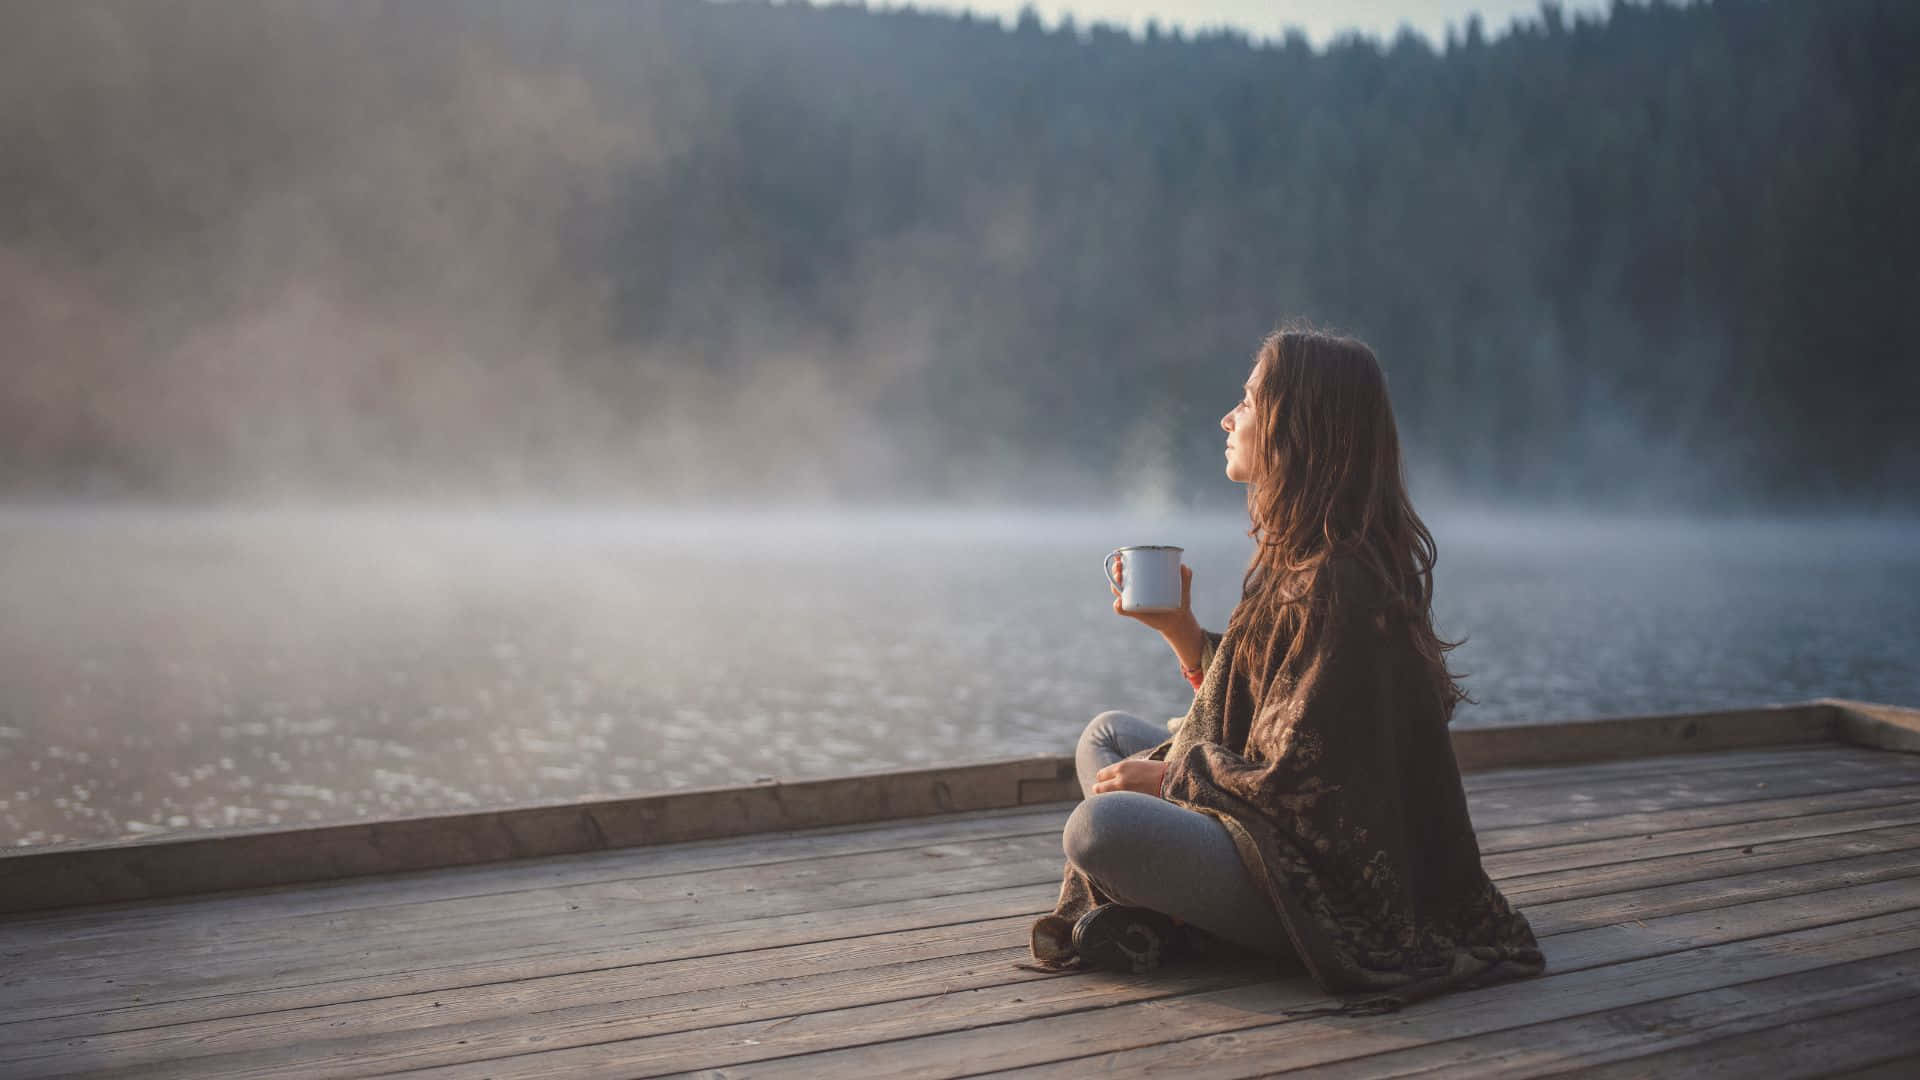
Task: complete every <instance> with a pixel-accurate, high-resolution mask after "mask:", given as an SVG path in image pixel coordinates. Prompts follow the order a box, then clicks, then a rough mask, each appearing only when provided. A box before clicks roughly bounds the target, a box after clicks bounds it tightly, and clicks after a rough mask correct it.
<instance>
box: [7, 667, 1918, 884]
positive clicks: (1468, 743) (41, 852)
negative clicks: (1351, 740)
mask: <svg viewBox="0 0 1920 1080" xmlns="http://www.w3.org/2000/svg"><path fill="white" fill-rule="evenodd" d="M1452 734H1453V746H1454V754H1455V756H1456V758H1457V760H1458V761H1459V764H1460V768H1461V770H1462V771H1464V772H1476V771H1480V770H1484V769H1495V768H1508V767H1515V766H1529V765H1564V764H1572V763H1575V762H1585V761H1604V760H1608V759H1617V758H1627V757H1647V756H1653V755H1659V754H1677V753H1689V752H1701V751H1714V750H1737V749H1747V748H1754V747H1763V746H1779V745H1786V744H1793V743H1817V742H1827V741H1831V742H1840V743H1848V744H1853V745H1859V746H1868V747H1874V748H1877V749H1883V750H1895V751H1903V752H1907V753H1920V709H1913V708H1905V707H1901V706H1894V705H1879V704H1874V703H1870V702H1860V701H1849V700H1843V699H1839V698H1820V699H1817V700H1814V701H1807V702H1800V703H1796V704H1790V705H1767V706H1760V707H1755V708H1745V709H1729V710H1722V711H1715V712H1697V713H1679V714H1666V715H1655V716H1629V717H1615V718H1608V719H1600V720H1581V721H1569V722H1564V723H1554V724H1528V725H1520V726H1512V727H1490V728H1464V729H1459V730H1456V731H1454V732H1453V733H1452ZM1079 798H1080V785H1079V781H1078V779H1077V778H1076V776H1075V773H1074V763H1073V758H1072V757H1071V756H1069V755H1055V754H1031V755H1027V756H1025V757H1018V758H1011V759H1005V760H999V761H988V762H981V763H976V764H965V765H951V766H940V767H934V768H924V769H906V770H897V771H891V772H883V773H869V774H864V775H856V776H840V777H826V778H822V779H815V780H796V781H772V782H762V783H757V784H752V785H746V786H739V787H720V788H700V789H693V790H685V791H671V792H662V793H657V794H653V795H642V796H636V797H624V798H617V799H603V800H590V801H582V802H571V803H563V804H553V805H536V806H520V807H503V808H499V809H494V810H486V811H472V812H463V813H454V814H434V815H426V816H420V817H412V818H393V819H384V820H380V821H366V822H352V823H348V824H341V825H321V826H308V827H302V828H293V829H286V828H273V829H247V828H242V829H220V830H207V831H200V832H195V833H192V834H189V835H186V836H158V837H151V838H142V839H137V840H127V841H114V842H109V843H100V844H56V845H47V846H44V847H32V848H17V849H11V850H0V914H16V913H22V912H31V911H43V910H47V909H52V908H69V907H77V906H81V905H87V904H106V903H118V902H125V901H139V900H153V899H160V898H165V897H177V896H189V895H194V894H199V893H209V892H220V891H225V890H230V889H251V888H264V887H271V886H277V885H295V884H302V883H314V882H321V881H330V880H335V879H340V878H350V877H360V876H363V875H370V874H391V873H402V872H406V871H414V870H430V869H439V868H445V867H455V866H471V865H476V864H481V863H490V862H498V861H502V860H507V859H523V858H534V857H539V856H549V855H567V854H577V853H582V852H593V851H608V850H614V849H619V848H631V847H645V846H652V845H658V844H672V843H682V842H686V841H694V840H712V839H719V838H724V837H736V836H747V835H751V834H754V833H766V832H780V831H786V830H793V829H807V828H819V827H823V826H834V825H859V824H867V823H873V822H880V821H896V820H901V819H907V818H916V817H925V816H928V815H934V814H949V813H956V812H962V811H973V810H1001V809H1014V808H1018V807H1022V806H1035V805H1044V804H1059V803H1064V802H1074V801H1078V800H1079Z"/></svg>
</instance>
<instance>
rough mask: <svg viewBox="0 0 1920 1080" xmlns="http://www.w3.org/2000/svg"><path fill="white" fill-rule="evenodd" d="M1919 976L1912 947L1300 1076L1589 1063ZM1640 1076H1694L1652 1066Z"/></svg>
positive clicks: (1910, 991)
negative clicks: (1657, 1070)
mask: <svg viewBox="0 0 1920 1080" xmlns="http://www.w3.org/2000/svg"><path fill="white" fill-rule="evenodd" d="M1916 976H1920V950H1908V951H1906V952H1901V953H1895V954H1892V955H1889V956H1876V957H1870V958H1868V959H1865V960H1855V961H1851V962H1848V963H1842V964H1835V965H1831V966H1828V967H1817V968H1811V969H1809V970H1806V971H1799V972H1794V973H1791V974H1787V975H1777V976H1774V977H1772V978H1766V979H1757V980H1754V981H1751V982H1742V983H1739V984H1737V985H1732V986H1726V987H1717V988H1714V989H1711V990H1698V991H1695V992H1693V993H1690V994H1679V995H1676V996H1673V997H1666V998H1658V999H1655V1000H1652V1001H1646V1002H1641V1003H1638V1004H1633V1005H1625V1006H1621V1007H1619V1008H1613V1009H1603V1010H1600V1011H1598V1012H1591V1013H1585V1014H1582V1015H1578V1016H1571V1017H1567V1018H1565V1019H1561V1020H1550V1021H1546V1022H1544V1023H1536V1024H1525V1025H1522V1026H1520V1027H1513V1028H1508V1029H1506V1030H1504V1031H1495V1032H1483V1033H1477V1034H1475V1035H1473V1036H1471V1037H1467V1038H1453V1039H1440V1040H1436V1041H1434V1042H1428V1043H1422V1044H1420V1045H1417V1046H1411V1047H1407V1048H1406V1049H1402V1050H1390V1051H1388V1052H1386V1053H1381V1054H1371V1055H1367V1056H1364V1057H1356V1058H1350V1059H1348V1060H1345V1061H1341V1062H1337V1063H1334V1064H1329V1065H1321V1066H1318V1067H1312V1068H1307V1069H1302V1070H1299V1071H1298V1075H1300V1076H1302V1077H1311V1078H1313V1080H1361V1078H1375V1077H1378V1078H1383V1080H1384V1078H1387V1077H1395V1076H1409V1075H1414V1074H1418V1075H1420V1076H1423V1077H1431V1078H1433V1080H1443V1078H1447V1077H1458V1078H1460V1080H1480V1078H1483V1077H1484V1078H1489V1080H1491V1078H1496V1077H1513V1078H1518V1077H1530V1076H1541V1075H1546V1074H1551V1073H1559V1072H1563V1071H1566V1070H1571V1069H1588V1068H1592V1067H1593V1066H1596V1065H1601V1064H1605V1063H1607V1062H1612V1061H1622V1060H1626V1059H1643V1058H1644V1056H1645V1055H1647V1054H1653V1053H1660V1052H1663V1051H1667V1050H1677V1049H1680V1048H1682V1047H1689V1046H1698V1045H1700V1044H1702V1043H1707V1042H1712V1041H1714V1040H1717V1039H1722V1038H1726V1037H1728V1036H1732V1035H1740V1034H1745V1033H1747V1032H1754V1031H1762V1030H1765V1029H1767V1028H1770V1027H1774V1026H1776V1025H1780V1024H1791V1023H1795V1022H1798V1021H1801V1020H1813V1019H1818V1018H1820V1017H1825V1016H1831V1015H1833V1014H1836V1013H1845V1012H1850V1011H1854V1010H1858V1009H1862V1008H1866V1007H1869V1006H1875V1005H1883V1004H1887V1003H1890V1002H1896V1001H1909V1000H1910V999H1912V998H1913V997H1914V996H1915V995H1920V985H1916V983H1915V977H1916ZM1642 1067H1643V1068H1644V1062H1643V1064H1642ZM1760 1072H1761V1073H1766V1070H1761V1071H1760ZM1636 1075H1640V1076H1648V1075H1675V1076H1685V1075H1690V1073H1689V1072H1688V1071H1686V1070H1677V1071H1674V1072H1673V1073H1671V1074H1662V1073H1655V1072H1654V1071H1653V1070H1651V1069H1648V1070H1647V1071H1644V1072H1638V1073H1637V1074H1636ZM1756 1075H1757V1074H1756ZM1767 1075H1771V1074H1770V1073H1768V1074H1767Z"/></svg>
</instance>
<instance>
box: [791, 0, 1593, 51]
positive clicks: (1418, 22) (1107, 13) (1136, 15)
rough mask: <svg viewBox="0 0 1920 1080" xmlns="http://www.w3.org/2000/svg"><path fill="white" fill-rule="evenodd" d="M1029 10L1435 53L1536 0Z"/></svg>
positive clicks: (920, 3) (974, 6)
mask: <svg viewBox="0 0 1920 1080" xmlns="http://www.w3.org/2000/svg"><path fill="white" fill-rule="evenodd" d="M821 2H823V0H815V3H821ZM868 6H869V7H886V8H895V7H902V6H906V5H904V4H902V3H899V2H897V0H887V2H884V3H883V2H874V0H870V2H869V4H868ZM912 6H913V7H916V8H923V9H937V10H946V11H955V12H958V11H962V10H970V11H972V12H973V13H974V14H975V15H979V16H984V17H994V18H999V19H1001V20H1003V21H1005V22H1007V23H1012V22H1013V20H1014V19H1015V18H1016V17H1017V16H1018V15H1019V13H1020V9H1021V8H1022V7H1024V6H1026V0H917V2H914V3H913V4H912ZM1608 6H1609V4H1608V2H1607V0H1567V2H1566V3H1564V4H1563V5H1562V7H1563V9H1564V10H1565V11H1566V13H1567V14H1568V16H1572V15H1573V14H1574V13H1575V12H1581V11H1590V12H1605V11H1606V10H1607V8H1608ZM1033 7H1034V9H1035V10H1037V11H1038V12H1039V13H1040V21H1041V22H1042V23H1044V24H1045V25H1047V26H1049V27H1051V26H1053V25H1055V24H1057V23H1058V22H1059V20H1060V15H1061V14H1062V13H1063V12H1067V13H1071V14H1072V15H1073V17H1074V20H1075V21H1076V22H1079V23H1081V24H1083V25H1084V24H1086V23H1092V22H1106V23H1114V24H1118V25H1121V26H1125V27H1126V28H1127V29H1129V30H1132V31H1135V32H1136V33H1137V32H1139V31H1141V30H1143V29H1144V28H1145V27H1146V24H1147V20H1148V19H1158V20H1159V21H1160V25H1161V26H1162V27H1166V28H1171V27H1173V26H1175V25H1178V26H1181V27H1183V28H1185V29H1186V30H1188V31H1193V30H1199V29H1203V28H1206V27H1210V26H1219V25H1223V24H1224V25H1227V26H1231V27H1234V28H1235V29H1239V30H1244V31H1246V33H1247V34H1248V35H1250V36H1252V37H1255V38H1278V37H1279V36H1280V35H1281V33H1282V32H1283V31H1284V30H1285V29H1286V28H1287V27H1289V26H1297V27H1299V28H1300V29H1301V30H1302V31H1304V32H1305V33H1306V35H1307V38H1308V39H1309V40H1310V41H1312V42H1313V44H1314V45H1315V46H1322V45H1325V44H1326V43H1327V42H1328V40H1330V39H1331V38H1332V37H1333V36H1334V35H1335V34H1337V33H1339V32H1340V31H1342V30H1355V29H1357V30H1360V31H1362V32H1364V33H1367V34H1371V35H1373V36H1375V37H1380V38H1385V39H1391V38H1392V37H1393V35H1394V34H1395V33H1396V32H1397V31H1398V30H1399V28H1400V25H1401V24H1402V23H1407V24H1410V25H1412V27H1413V28H1414V29H1415V30H1417V31H1419V32H1420V33H1422V34H1425V35H1426V37H1427V40H1429V41H1431V42H1432V43H1433V44H1434V46H1435V47H1439V46H1440V45H1442V44H1443V43H1444V42H1445V41H1446V33H1447V24H1448V23H1452V24H1453V25H1455V26H1465V24H1466V20H1467V16H1468V14H1469V13H1471V12H1475V11H1478V12H1479V13H1480V18H1481V21H1482V22H1483V23H1484V24H1485V26H1486V29H1487V32H1488V35H1489V36H1496V37H1497V36H1499V34H1501V33H1503V32H1504V31H1505V30H1506V27H1507V24H1508V23H1509V22H1511V21H1513V19H1514V17H1515V16H1527V17H1529V18H1533V17H1537V16H1538V14H1539V11H1540V5H1539V2H1538V0H1478V2H1475V0H1073V2H1071V3H1059V2H1057V0H1034V3H1033Z"/></svg>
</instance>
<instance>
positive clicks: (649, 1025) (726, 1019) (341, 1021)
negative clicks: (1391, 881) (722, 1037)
mask: <svg viewBox="0 0 1920 1080" xmlns="http://www.w3.org/2000/svg"><path fill="white" fill-rule="evenodd" d="M960 929H961V930H963V931H964V933H960V934H955V933H949V934H947V935H945V939H944V940H936V941H934V942H933V943H932V946H931V948H932V951H931V953H930V950H929V947H928V946H926V945H923V946H921V947H919V948H913V947H904V948H900V951H899V953H898V954H897V955H895V956H892V957H890V958H889V960H888V962H887V963H885V964H881V965H878V966H862V967H856V968H841V969H836V970H825V971H823V970H818V967H819V965H820V963H821V962H822V961H831V960H832V959H834V958H833V957H832V956H831V955H828V956H819V955H817V954H816V955H814V956H812V957H810V959H811V960H812V961H813V963H809V964H807V965H805V966H804V967H802V966H801V965H797V964H793V963H791V962H789V963H781V962H780V961H781V960H782V959H784V958H780V957H777V958H775V961H774V963H775V970H782V969H784V970H785V972H786V975H785V977H775V976H772V975H768V974H764V973H760V977H758V978H756V979H755V980H754V981H752V982H746V983H738V984H735V985H725V986H717V987H712V988H709V989H705V990H685V989H682V990H680V991H678V992H670V993H663V992H662V991H661V990H660V989H659V987H658V985H657V983H656V982H655V978H656V977H657V976H658V975H659V974H660V973H659V972H655V971H651V970H649V971H648V972H647V973H646V978H645V980H644V981H643V982H641V983H639V984H638V985H636V984H635V980H634V974H633V973H632V972H630V971H623V972H619V973H617V976H618V977H617V978H607V977H605V976H604V975H602V976H601V977H597V978H572V979H545V980H537V981H535V982H532V983H528V982H522V983H510V984H504V985H500V984H496V985H493V986H478V987H471V988H465V989H463V990H462V991H461V992H459V993H444V994H443V993H434V994H427V995H413V996H410V997H407V998H402V999H389V1000H387V1001H383V1002H378V1003H357V1002H356V1003H350V1004H349V1005H347V1006H338V1005H336V1006H326V1007H321V1008H317V1009H305V1010H296V1011H293V1012H283V1013H274V1014H266V1015H261V1014H253V1015H248V1016H241V1017H234V1018H230V1019H226V1020H223V1021H220V1022H217V1023H201V1024H183V1025H173V1026H168V1027H164V1028H147V1029H137V1030H130V1031H117V1032H111V1033H106V1034H92V1033H90V1032H89V1031H88V1030H87V1029H86V1028H84V1027H79V1028H78V1029H77V1030H72V1029H70V1033H68V1034H65V1035H63V1036H60V1037H57V1038H49V1037H47V1036H46V1032H45V1031H44V1030H42V1031H36V1032H33V1033H32V1034H33V1035H35V1036H36V1038H35V1040H34V1041H33V1042H31V1043H19V1044H15V1045H5V1046H0V1075H4V1076H6V1077H8V1078H9V1080H29V1078H33V1077H43V1076H60V1075H67V1074H70V1073H72V1072H74V1071H76V1070H77V1069H88V1070H93V1069H113V1070H118V1071H133V1070H137V1071H139V1073H140V1075H143V1076H168V1075H177V1076H193V1075H197V1074H200V1073H203V1072H205V1071H207V1070H208V1069H209V1068H211V1067H213V1063H210V1062H207V1061H205V1060H204V1059H205V1058H207V1057H209V1056H211V1055H221V1058H220V1063H221V1064H220V1067H221V1068H226V1069H233V1068H236V1067H237V1066H239V1063H240V1062H241V1061H242V1057H241V1056H240V1055H244V1062H245V1065H244V1068H243V1069H241V1070H240V1071H250V1072H257V1073H262V1074H268V1075H270V1074H271V1073H272V1072H273V1070H275V1069H285V1070H286V1071H287V1072H289V1073H294V1072H298V1073H300V1074H308V1073H309V1072H310V1069H309V1068H308V1065H309V1064H310V1061H311V1059H312V1057H313V1045H314V1044H328V1045H335V1046H339V1047H340V1049H339V1050H338V1051H334V1052H329V1053H328V1055H327V1061H326V1066H325V1067H326V1069H327V1070H328V1071H329V1072H333V1073H336V1074H348V1073H351V1072H354V1071H357V1070H360V1069H379V1070H389V1069H399V1068H404V1067H407V1066H408V1064H409V1063H410V1062H413V1061H416V1060H419V1061H428V1062H431V1061H432V1060H434V1059H435V1058H436V1057H437V1055H439V1053H440V1052H441V1051H442V1049H443V1047H444V1046H445V1044H446V1043H447V1041H448V1039H447V1030H448V1028H449V1027H451V1026H456V1025H457V1026H458V1027H459V1037H458V1039H457V1040H455V1041H456V1044H457V1045H460V1046H463V1047H465V1050H463V1051H462V1052H463V1053H466V1054H469V1055H474V1056H484V1055H486V1054H488V1053H512V1052H514V1051H515V1050H517V1049H519V1048H521V1047H523V1046H524V1045H525V1044H526V1041H527V1037H528V1029H529V1026H530V1023H531V1025H532V1026H534V1027H537V1033H538V1034H539V1035H540V1036H543V1037H544V1038H545V1039H546V1041H547V1042H548V1043H549V1044H554V1045H568V1044H574V1043H584V1042H591V1041H592V1039H593V1036H594V1033H595V1032H596V1030H597V1029H598V1028H599V1027H600V1026H601V1025H603V1024H605V1023H607V1022H610V1021H612V1022H618V1021H622V1020H632V1021H634V1022H636V1023H638V1024H640V1025H641V1027H642V1028H644V1029H645V1031H646V1033H648V1034H670V1033H673V1032H678V1031H689V1030H698V1029H700V1028H703V1027H708V1026H711V1025H714V1024H724V1023H739V1022H742V1021H748V1020H754V1019H770V1018H778V1017H781V1016H787V1015H791V1014H793V1013H795V1012H797V1011H803V1010H805V1009H807V1008H809V1007H812V1006H815V1005H817V1004H818V1003H819V1002H820V1001H821V1000H827V999H830V1000H832V1001H834V1002H835V1003H836V1004H839V1005H843V1006H845V1005H862V1004H876V1003H882V1002H887V1001H895V1000H904V999H916V998H924V997H937V996H939V995H942V994H950V993H955V992H958V991H963V990H969V989H972V988H974V987H977V986H999V985H1006V984H1011V983H1022V982H1035V981H1040V980H1046V979H1064V978H1070V976H1068V975H1063V974H1043V973H1040V972H1034V971H1027V970H1023V969H1019V968H1015V967H1013V966H1012V963H1011V960H1012V958H1013V955H1014V954H1013V950H1011V949H1009V948H1008V947H1007V944H1006V943H1007V942H1008V941H1011V940H1014V939H1016V938H1017V937H1018V935H1019V933H1020V932H1022V931H1023V930H1024V929H1025V927H1024V926H1021V927H1014V926H1012V925H1010V923H1009V921H1008V920H998V921H995V922H992V923H980V924H970V925H968V926H965V927H962V928H960ZM990 933H991V934H992V938H991V940H989V939H988V935H989V934H990ZM917 934H918V935H919V936H921V937H923V938H924V937H926V936H927V932H925V931H920V932H917ZM888 938H889V942H888V943H889V944H894V945H896V947H899V945H900V944H901V943H903V942H904V941H905V940H906V939H907V938H909V935H900V934H896V935H888ZM968 938H971V939H973V940H972V941H967V940H966V939H968ZM966 944H971V945H974V946H976V947H977V948H976V949H975V951H971V952H950V951H949V950H952V949H955V948H956V947H959V946H962V945H966ZM783 952H785V953H789V954H790V953H792V952H794V950H783ZM728 959H734V958H728ZM867 964H868V965H872V964H873V961H872V960H868V961H867ZM687 974H689V975H696V974H697V972H695V971H689V972H687ZM530 1006H531V1007H532V1008H533V1012H532V1014H531V1016H530V1012H529V1007H530ZM23 1034H24V1033H23Z"/></svg>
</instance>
